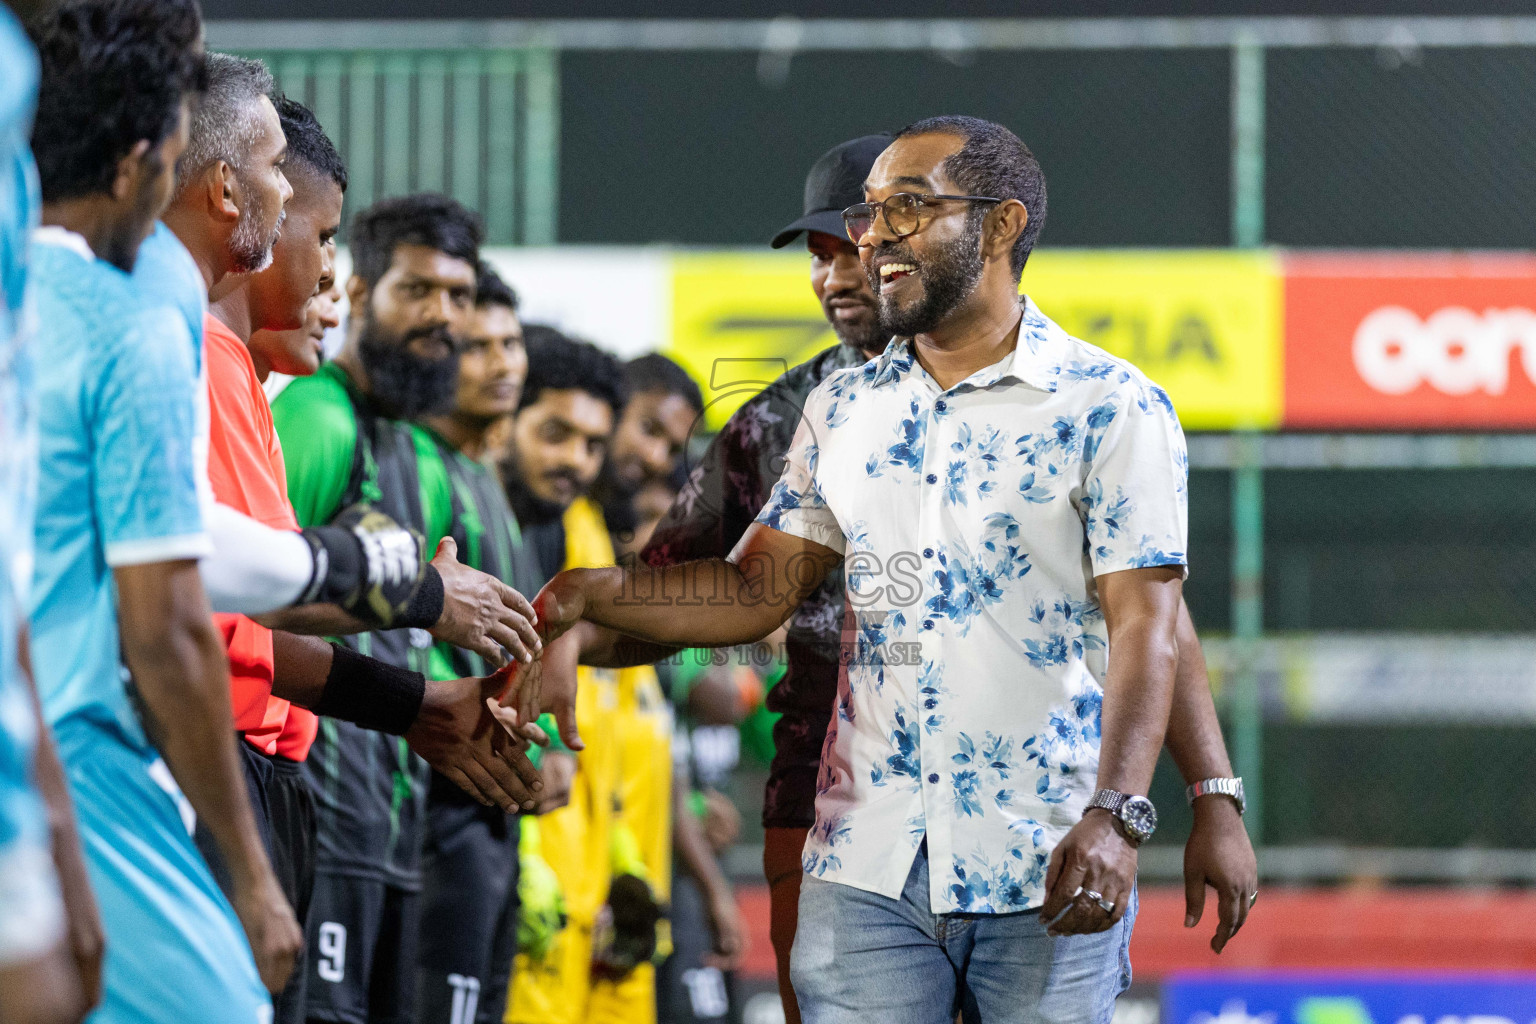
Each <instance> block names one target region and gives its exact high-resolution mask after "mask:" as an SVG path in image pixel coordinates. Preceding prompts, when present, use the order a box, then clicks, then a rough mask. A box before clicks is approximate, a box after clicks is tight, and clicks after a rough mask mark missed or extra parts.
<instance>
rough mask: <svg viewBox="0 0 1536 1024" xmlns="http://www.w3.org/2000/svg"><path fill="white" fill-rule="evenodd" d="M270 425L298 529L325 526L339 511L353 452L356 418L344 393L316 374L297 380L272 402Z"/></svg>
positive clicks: (349, 474)
mask: <svg viewBox="0 0 1536 1024" xmlns="http://www.w3.org/2000/svg"><path fill="white" fill-rule="evenodd" d="M321 372H322V373H324V372H325V371H323V370H322V371H321ZM272 423H273V426H274V427H275V428H276V429H277V436H278V438H279V439H280V441H281V442H282V448H283V468H284V470H285V472H286V473H287V474H288V500H289V502H291V503H292V505H293V511H294V514H295V515H296V516H297V517H298V520H299V525H300V526H324V525H325V524H326V523H328V522H330V521H331V520H332V519H333V518H334V517H335V515H336V513H337V512H339V511H341V499H342V495H344V494H345V493H346V489H347V481H348V479H349V478H350V477H351V475H352V456H353V452H354V451H355V450H356V448H357V418H356V417H355V416H354V415H353V413H352V408H351V405H350V404H349V403H348V402H347V399H346V393H345V391H344V390H342V389H341V388H339V387H337V386H334V385H332V384H331V383H330V382H329V381H326V380H323V379H321V377H320V376H319V375H316V376H314V377H305V378H301V379H299V380H296V381H294V382H293V383H292V384H290V385H288V387H286V388H284V389H283V392H282V394H280V395H278V396H277V398H276V399H274V400H273V402H272Z"/></svg>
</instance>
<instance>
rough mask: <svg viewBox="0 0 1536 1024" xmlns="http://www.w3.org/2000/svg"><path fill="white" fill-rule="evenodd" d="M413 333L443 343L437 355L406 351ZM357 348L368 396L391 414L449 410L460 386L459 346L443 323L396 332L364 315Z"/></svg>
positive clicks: (403, 416) (407, 417) (407, 416)
mask: <svg viewBox="0 0 1536 1024" xmlns="http://www.w3.org/2000/svg"><path fill="white" fill-rule="evenodd" d="M417 338H431V339H433V340H437V341H441V342H444V343H446V344H447V346H448V353H449V354H448V355H447V356H446V357H444V358H442V359H426V358H423V357H421V356H418V355H416V354H415V353H414V352H412V351H411V350H410V344H411V342H412V341H415V340H416V339H417ZM357 352H358V355H359V356H360V357H361V358H362V362H363V369H364V370H366V371H367V373H368V390H369V397H370V398H372V399H373V400H374V401H375V402H377V403H378V404H379V406H380V407H381V408H382V409H383V410H384V411H385V412H386V413H387V414H388V415H390V416H391V417H393V418H395V419H401V420H413V419H416V418H417V417H419V416H430V415H434V414H436V413H442V412H448V411H450V410H451V409H452V408H453V400H454V398H455V396H456V395H457V393H458V389H459V346H458V345H457V343H456V342H455V341H454V338H453V335H452V334H451V333H450V332H449V330H448V328H447V327H444V326H442V325H439V326H437V327H418V328H416V329H415V330H411V331H407V332H406V333H405V334H404V335H396V334H393V333H392V332H390V331H387V330H385V329H384V328H383V327H381V326H379V323H378V321H376V320H374V319H373V316H372V315H371V314H369V315H368V316H367V319H366V320H365V321H364V322H363V326H362V330H361V331H360V333H359V334H358V338H357Z"/></svg>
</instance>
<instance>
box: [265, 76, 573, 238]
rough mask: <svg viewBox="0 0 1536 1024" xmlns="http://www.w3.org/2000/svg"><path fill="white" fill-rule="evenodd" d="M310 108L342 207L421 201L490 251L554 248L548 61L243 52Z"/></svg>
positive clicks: (555, 154)
mask: <svg viewBox="0 0 1536 1024" xmlns="http://www.w3.org/2000/svg"><path fill="white" fill-rule="evenodd" d="M242 52H243V53H245V55H247V56H251V57H258V58H260V59H261V60H263V61H265V62H266V63H267V66H268V67H270V68H271V69H272V73H273V75H274V76H275V77H276V78H277V82H278V86H279V87H280V88H281V89H282V90H283V92H285V93H287V94H288V95H289V96H292V97H293V98H295V99H297V100H299V101H300V102H302V103H304V104H306V105H307V106H309V107H311V108H312V109H313V110H314V111H315V115H316V116H317V117H318V118H319V119H320V123H321V124H323V125H325V126H326V129H327V131H328V132H329V133H330V135H331V137H332V138H333V139H335V140H336V141H337V143H338V145H339V147H340V149H341V151H342V155H343V156H344V157H345V158H346V161H347V169H348V172H349V174H350V175H351V184H350V187H349V189H348V196H347V199H348V206H349V207H350V208H351V209H354V210H358V209H362V208H363V207H364V206H367V205H368V204H369V203H371V202H373V201H374V200H375V199H378V198H381V197H383V196H390V195H401V194H403V193H406V192H415V191H432V192H443V193H446V194H447V195H451V196H453V197H454V198H455V199H457V200H459V201H460V202H462V203H464V204H465V205H466V206H468V207H470V208H471V209H474V210H478V211H479V212H480V213H481V215H482V216H484V218H485V227H486V235H487V240H488V241H489V242H491V243H492V244H497V245H519V244H520V245H548V244H550V243H552V242H554V240H555V219H556V209H557V197H556V188H557V182H558V172H559V168H558V159H559V152H560V146H559V139H558V132H559V116H558V104H559V73H558V68H557V65H556V57H555V54H554V52H553V51H551V50H547V49H524V50H489V51H486V50H462V51H454V50H411V51H402V50H372V49H358V50H351V51H347V52H323V51H322V52H317V51H313V50H286V51H285V50H244V51H242Z"/></svg>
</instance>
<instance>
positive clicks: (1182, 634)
mask: <svg viewBox="0 0 1536 1024" xmlns="http://www.w3.org/2000/svg"><path fill="white" fill-rule="evenodd" d="M1178 641H1179V668H1178V674H1177V675H1176V676H1175V677H1174V683H1173V711H1172V713H1171V714H1170V715H1169V717H1168V738H1167V744H1168V753H1169V754H1170V755H1172V757H1173V762H1174V764H1176V765H1177V766H1178V768H1179V774H1180V775H1181V776H1183V778H1184V781H1185V782H1186V783H1194V782H1199V781H1201V780H1202V779H1211V778H1227V777H1230V776H1231V774H1232V764H1231V762H1230V761H1229V760H1228V759H1227V745H1226V743H1225V742H1223V740H1222V736H1221V722H1220V720H1219V719H1218V718H1217V717H1216V702H1215V701H1214V700H1212V699H1211V685H1210V680H1209V678H1208V677H1207V676H1206V670H1205V653H1204V652H1203V651H1202V650H1201V649H1200V640H1199V638H1198V637H1197V636H1196V635H1195V624H1194V621H1193V620H1192V619H1190V617H1189V608H1188V607H1187V606H1185V605H1184V604H1183V602H1180V604H1179V621H1178ZM1193 811H1194V816H1195V823H1194V827H1193V828H1192V829H1191V830H1190V834H1189V841H1188V842H1186V843H1185V844H1184V898H1185V915H1184V927H1186V928H1193V927H1194V926H1195V925H1197V924H1199V923H1200V918H1201V916H1202V915H1203V914H1204V912H1205V888H1206V886H1207V885H1209V886H1210V887H1211V888H1213V889H1215V890H1216V894H1217V897H1218V900H1219V902H1218V903H1217V916H1218V924H1217V927H1216V934H1215V935H1214V936H1213V937H1212V939H1211V948H1212V949H1213V950H1215V951H1216V952H1218V953H1220V952H1221V951H1222V949H1223V948H1224V947H1225V946H1226V944H1227V942H1228V940H1230V939H1231V938H1232V936H1233V935H1235V934H1237V930H1238V929H1239V928H1241V927H1242V926H1243V923H1244V922H1245V921H1246V920H1247V919H1248V910H1249V896H1250V894H1253V893H1256V892H1258V885H1259V868H1258V861H1257V860H1256V858H1255V857H1254V854H1253V844H1252V843H1251V842H1250V841H1249V839H1248V832H1247V830H1246V829H1245V828H1244V827H1243V817H1242V815H1241V814H1239V813H1238V810H1237V804H1236V803H1235V802H1233V801H1232V800H1231V799H1230V798H1228V797H1225V796H1220V795H1210V796H1203V797H1200V798H1199V799H1197V800H1196V801H1195V802H1194V807H1193Z"/></svg>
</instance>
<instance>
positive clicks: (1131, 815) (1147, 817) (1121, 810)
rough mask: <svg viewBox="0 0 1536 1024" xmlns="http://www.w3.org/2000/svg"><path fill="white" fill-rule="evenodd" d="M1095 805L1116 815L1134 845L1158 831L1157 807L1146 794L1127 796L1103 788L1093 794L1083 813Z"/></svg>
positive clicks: (1138, 844) (1126, 835)
mask: <svg viewBox="0 0 1536 1024" xmlns="http://www.w3.org/2000/svg"><path fill="white" fill-rule="evenodd" d="M1095 807H1102V808H1104V809H1105V810H1106V811H1108V812H1109V813H1110V814H1112V815H1114V817H1115V820H1116V821H1118V822H1120V828H1121V830H1122V831H1123V832H1124V833H1125V837H1126V838H1127V839H1129V840H1130V841H1131V845H1132V846H1140V845H1141V844H1142V843H1144V842H1146V841H1147V840H1148V839H1151V838H1152V833H1153V832H1156V831H1157V808H1156V807H1153V806H1152V801H1151V800H1148V799H1147V798H1146V797H1144V796H1127V795H1125V794H1124V793H1121V792H1118V791H1116V790H1113V789H1101V790H1099V791H1098V792H1097V793H1095V794H1093V799H1092V800H1090V801H1089V802H1088V807H1087V809H1086V810H1084V811H1083V814H1085V815H1086V814H1087V813H1088V811H1091V810H1093V809H1094V808H1095Z"/></svg>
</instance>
